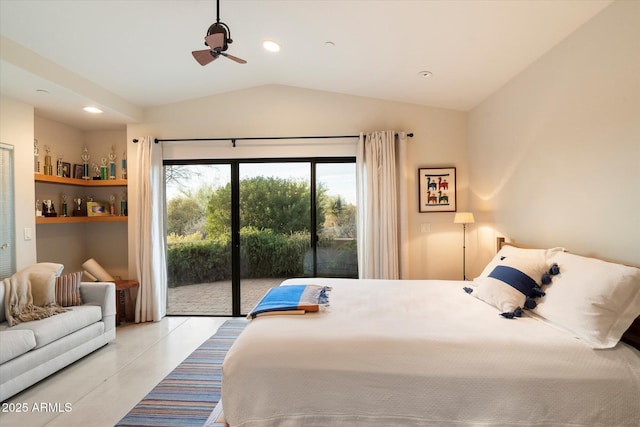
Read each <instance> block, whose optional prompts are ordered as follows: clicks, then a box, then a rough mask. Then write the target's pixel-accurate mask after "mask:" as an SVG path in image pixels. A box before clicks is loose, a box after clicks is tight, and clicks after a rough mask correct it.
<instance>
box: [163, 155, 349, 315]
mask: <svg viewBox="0 0 640 427" xmlns="http://www.w3.org/2000/svg"><path fill="white" fill-rule="evenodd" d="M355 161H356V158H355V156H337V157H293V158H292V157H269V158H248V159H244V158H231V159H188V160H173V159H171V160H169V159H167V160H164V161H163V166H168V165H229V166H230V167H231V294H232V298H231V301H232V302H231V306H232V307H231V313H232V314H231V315H232V316H233V317H239V316H243V315H246V313H241V311H242V310H241V301H242V295H241V278H240V273H241V271H240V265H241V263H240V226H241V223H240V165H241V164H250V163H260V164H266V163H309V164H310V170H309V176H310V182H309V188H310V190H311V191H310V194H311V197H310V201H309V203H310V212H311V215H310V216H311V217H310V219H309V221H310V227H309V234H310V240H309V247H310V248H311V252H312V257H313V276H317V275H318V247H317V246H318V240H319V236H318V233H317V232H318V230H317V223H316V221H317V206H316V203H317V197H316V184H317V180H316V165H318V164H320V163H355ZM165 209H166V207H165Z"/></svg>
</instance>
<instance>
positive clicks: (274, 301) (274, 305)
mask: <svg viewBox="0 0 640 427" xmlns="http://www.w3.org/2000/svg"><path fill="white" fill-rule="evenodd" d="M330 290H331V287H329V286H317V285H290V286H278V287H276V288H271V289H269V290H268V291H267V293H266V294H265V295H264V296H263V297H262V299H261V300H260V302H258V304H257V305H256V306H255V307H254V308H253V310H251V312H250V313H249V314H248V315H247V318H248V319H255V318H256V317H257V316H262V315H267V314H304V313H307V312H316V311H319V310H320V307H321V306H328V305H329V291H330Z"/></svg>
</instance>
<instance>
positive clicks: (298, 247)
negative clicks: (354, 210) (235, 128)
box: [239, 162, 313, 314]
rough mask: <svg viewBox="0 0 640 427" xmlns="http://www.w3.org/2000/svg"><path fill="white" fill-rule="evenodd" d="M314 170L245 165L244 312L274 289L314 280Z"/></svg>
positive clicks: (242, 208)
mask: <svg viewBox="0 0 640 427" xmlns="http://www.w3.org/2000/svg"><path fill="white" fill-rule="evenodd" d="M310 171H311V165H310V163H309V162H282V163H240V171H239V176H240V179H239V181H240V182H239V185H240V202H239V203H240V310H241V313H243V314H246V313H248V312H249V311H250V310H251V309H252V308H253V307H254V306H255V304H256V303H257V302H258V301H259V300H260V298H261V297H262V296H263V295H264V293H265V292H266V291H267V290H268V289H269V288H271V287H274V286H278V285H279V284H280V283H281V282H282V281H283V280H285V279H287V278H290V277H300V276H302V275H305V274H307V275H311V274H312V263H313V255H312V252H311V248H310V244H311V235H310V232H311V190H310V189H311V185H310V182H311V180H310Z"/></svg>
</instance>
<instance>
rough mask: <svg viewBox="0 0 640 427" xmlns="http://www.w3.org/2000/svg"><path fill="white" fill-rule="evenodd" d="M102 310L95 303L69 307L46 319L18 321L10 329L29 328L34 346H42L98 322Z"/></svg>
mask: <svg viewBox="0 0 640 427" xmlns="http://www.w3.org/2000/svg"><path fill="white" fill-rule="evenodd" d="M100 319H102V310H101V308H100V307H99V306H97V305H80V306H75V307H69V311H67V312H65V313H60V314H57V315H55V316H52V317H47V318H46V319H41V320H33V321H31V322H23V323H19V324H17V325H15V326H13V327H11V330H12V331H14V330H31V331H33V334H34V336H35V339H36V347H35V348H40V347H43V346H45V345H47V344H49V343H50V342H53V341H55V340H57V339H60V338H62V337H64V336H66V335H69V334H71V333H73V332H75V331H77V330H79V329H82V328H84V327H85V326H88V325H91V324H92V323H95V322H99V321H100Z"/></svg>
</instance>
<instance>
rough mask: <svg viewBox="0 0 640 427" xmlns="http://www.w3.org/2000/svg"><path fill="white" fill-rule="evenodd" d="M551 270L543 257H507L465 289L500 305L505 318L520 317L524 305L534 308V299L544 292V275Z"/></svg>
mask: <svg viewBox="0 0 640 427" xmlns="http://www.w3.org/2000/svg"><path fill="white" fill-rule="evenodd" d="M548 271H549V266H548V265H547V264H546V262H545V261H544V260H542V259H541V257H540V256H534V257H531V258H519V257H515V256H506V257H505V258H504V259H503V260H499V261H498V262H497V263H496V265H495V267H494V268H493V269H492V270H491V271H490V272H489V274H488V276H486V277H478V278H476V279H475V280H474V284H475V285H476V287H475V288H465V291H466V292H467V293H470V294H471V295H473V296H475V297H476V298H478V299H480V300H482V301H484V302H486V303H488V304H491V305H493V306H494V307H496V308H498V310H500V314H501V315H502V316H504V317H508V318H513V317H519V316H520V315H521V313H522V309H524V308H525V307H526V308H533V307H535V304H536V302H535V301H534V300H533V298H537V297H538V296H539V295H540V294H543V292H542V289H541V285H542V277H543V275H545V273H548ZM550 278H551V277H550V276H548V279H550Z"/></svg>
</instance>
